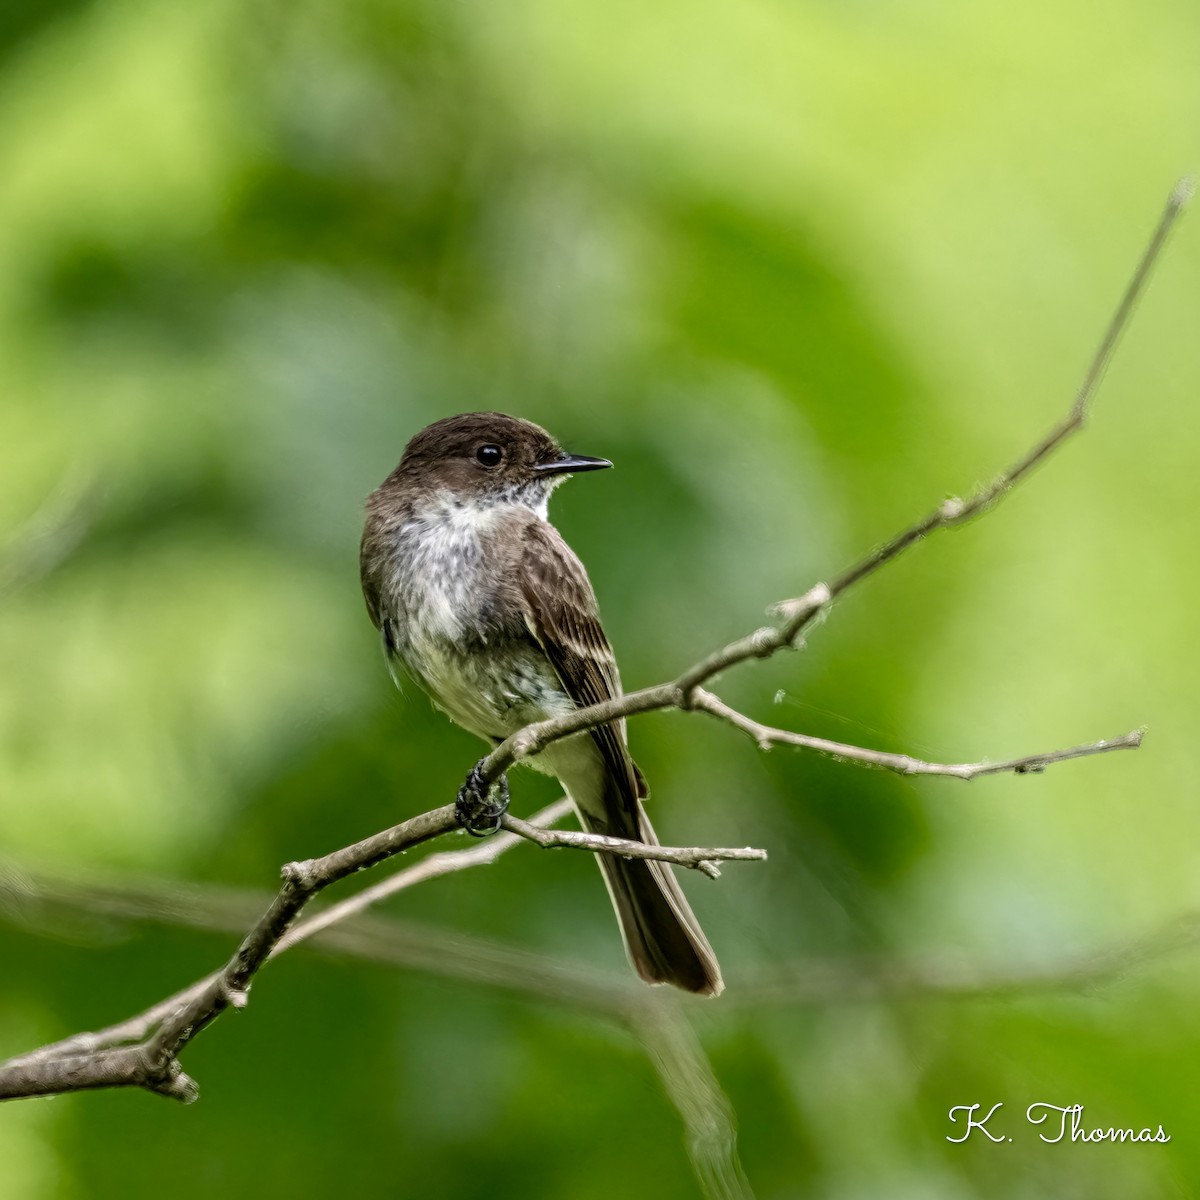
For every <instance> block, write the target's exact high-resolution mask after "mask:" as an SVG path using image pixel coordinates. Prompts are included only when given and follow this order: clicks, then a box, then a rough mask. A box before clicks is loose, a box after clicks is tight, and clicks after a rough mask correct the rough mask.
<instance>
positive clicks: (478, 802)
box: [454, 759, 508, 837]
mask: <svg viewBox="0 0 1200 1200" xmlns="http://www.w3.org/2000/svg"><path fill="white" fill-rule="evenodd" d="M483 762H484V760H483V759H480V760H479V762H477V763H476V764H475V765H474V766H473V767H472V768H471V771H470V773H469V774H468V775H467V778H466V782H465V783H463V785H462V787H460V788H459V789H458V798H457V799H456V800H455V802H454V812H455V815H456V816H457V817H458V823H459V824H460V825H461V826H462V827H463V828H464V829H465V830H466V831H467V832H468V833H469V834H471V836H472V837H487V836H488V834H489V833H495V832H496V830H497V829H499V828H500V822H501V820H502V819H503V817H504V814H505V813H506V812H508V779H507V778H506V777H505V776H503V775H501V776H500V778H499V779H498V780H496V782H495V783H493V784H492V785H491V786H490V787H489V785H488V784H487V783H486V782H485V781H484V778H483V772H482V771H481V770H480V767H482V766H483Z"/></svg>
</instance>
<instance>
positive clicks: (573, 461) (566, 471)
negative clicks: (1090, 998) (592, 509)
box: [533, 454, 612, 475]
mask: <svg viewBox="0 0 1200 1200" xmlns="http://www.w3.org/2000/svg"><path fill="white" fill-rule="evenodd" d="M611 466H612V463H610V462H609V461H608V459H607V458H592V457H591V456H590V455H587V454H564V455H563V456H562V458H552V459H551V460H550V461H549V462H540V463H537V464H536V465H535V466H534V468H533V469H534V470H535V471H536V472H537V473H538V474H539V475H574V474H575V472H576V471H603V470H604V468H605V467H611Z"/></svg>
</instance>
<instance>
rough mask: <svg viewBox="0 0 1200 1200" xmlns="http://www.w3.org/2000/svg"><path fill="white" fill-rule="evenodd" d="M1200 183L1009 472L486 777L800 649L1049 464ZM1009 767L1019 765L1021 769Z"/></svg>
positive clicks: (551, 731) (1163, 223)
mask: <svg viewBox="0 0 1200 1200" xmlns="http://www.w3.org/2000/svg"><path fill="white" fill-rule="evenodd" d="M1192 187H1193V185H1192V182H1191V180H1183V181H1181V182H1180V183H1179V184H1177V185H1176V187H1175V189H1174V190H1173V191H1172V192H1171V195H1170V197H1169V199H1168V200H1167V204H1166V207H1165V208H1164V209H1163V213H1162V216H1161V217H1160V218H1159V222H1158V225H1157V226H1156V227H1155V230H1154V233H1153V234H1152V235H1151V238H1150V241H1149V243H1148V244H1147V246H1146V249H1145V250H1144V251H1143V253H1142V256H1141V258H1140V259H1139V260H1138V264H1137V266H1136V267H1135V268H1134V272H1133V275H1132V276H1131V277H1130V280H1129V283H1128V284H1127V285H1126V287H1125V290H1124V292H1123V293H1122V296H1121V300H1120V302H1119V303H1118V305H1117V308H1116V311H1115V312H1114V313H1113V316H1112V318H1111V319H1110V321H1109V323H1108V326H1107V327H1106V329H1105V331H1104V336H1103V337H1102V338H1101V339H1100V344H1099V346H1098V347H1097V348H1096V352H1095V353H1094V354H1093V356H1092V359H1091V362H1090V363H1089V365H1088V369H1087V372H1086V373H1085V375H1084V380H1083V383H1082V384H1081V386H1080V388H1079V391H1078V392H1077V393H1076V394H1075V398H1074V401H1073V402H1072V404H1071V408H1070V410H1069V412H1068V413H1067V416H1066V417H1065V418H1064V419H1063V420H1062V421H1060V422H1059V423H1058V424H1057V425H1055V426H1054V428H1053V429H1051V430H1050V432H1049V433H1048V434H1047V435H1046V436H1045V437H1044V438H1042V439H1041V441H1039V442H1038V443H1037V444H1036V445H1034V446H1033V447H1032V448H1031V449H1030V450H1029V451H1028V452H1027V453H1026V454H1024V455H1023V456H1022V457H1021V458H1020V459H1018V460H1017V462H1015V463H1014V464H1013V465H1012V466H1011V467H1009V468H1008V470H1007V471H1004V472H1002V473H1001V474H1000V475H999V476H997V478H996V479H994V480H993V481H992V482H991V483H988V484H985V485H983V486H982V487H980V488H978V489H976V491H975V493H974V494H973V495H972V496H971V497H969V498H968V499H967V500H960V499H957V498H950V499H947V500H944V501H942V503H941V504H939V505H938V506H937V508H935V509H934V510H933V511H932V512H931V513H929V514H928V515H927V516H926V517H924V518H922V519H921V520H920V521H917V522H916V523H915V524H914V525H911V526H909V527H908V528H907V529H905V530H903V531H902V532H900V533H898V534H897V535H896V536H895V537H894V538H892V540H891V541H889V542H887V543H885V544H884V545H883V546H881V547H879V548H878V549H877V550H873V551H872V552H871V553H870V554H868V555H867V556H866V557H865V558H863V559H861V560H860V561H859V562H857V563H855V564H854V565H853V566H851V567H849V568H848V569H847V570H845V571H843V572H842V573H841V574H840V575H838V576H836V577H835V578H834V579H833V581H832V582H831V583H818V584H816V585H815V586H813V587H811V588H809V590H808V591H807V592H806V593H805V594H804V595H803V596H800V597H798V598H796V599H793V600H783V601H780V602H779V603H778V604H775V605H773V606H772V611H773V612H774V613H775V614H776V615H777V616H778V617H779V618H780V621H779V623H778V624H776V625H766V626H763V627H762V628H760V629H756V630H755V631H754V632H753V633H750V634H747V635H746V636H745V637H741V638H738V639H737V640H736V641H733V642H730V643H729V644H728V645H727V646H724V647H722V648H721V649H720V650H717V651H715V652H714V653H712V654H710V655H708V657H706V658H704V659H701V660H700V662H698V663H696V664H695V666H692V667H689V668H688V669H687V670H686V671H684V672H683V673H682V674H681V675H680V676H679V677H678V678H676V679H674V680H673V681H671V682H670V683H662V684H658V685H657V686H654V687H647V688H641V689H640V690H638V691H636V692H626V693H625V695H623V696H620V697H617V698H616V699H613V700H607V701H605V702H604V703H602V704H593V705H589V706H588V707H586V708H579V709H576V710H575V711H574V712H570V713H567V714H566V715H565V716H561V717H555V718H553V719H552V720H548V721H539V722H537V723H535V724H533V725H527V726H526V727H525V728H524V729H520V730H518V731H517V732H516V733H514V734H512V735H511V736H510V737H508V738H507V739H506V740H505V741H503V742H501V743H500V745H499V746H497V747H496V748H495V750H493V751H492V753H491V754H489V755H488V756H487V758H486V759H484V760H483V762H482V763H481V764H480V773H481V774H482V776H483V777H484V779H486V780H487V781H489V782H494V781H495V780H497V779H499V777H500V776H501V775H502V774H503V773H504V772H505V771H506V770H507V769H508V768H509V767H510V766H512V764H513V763H515V762H519V761H520V760H521V759H524V758H528V757H530V756H531V755H534V754H538V753H539V752H541V751H542V750H544V749H545V748H546V747H547V746H548V745H550V743H551V742H555V741H557V740H558V739H559V738H564V737H569V736H570V735H571V734H573V733H581V732H583V731H584V730H587V729H591V728H593V727H595V726H596V725H602V724H604V723H606V722H608V721H614V720H617V719H619V718H621V717H631V716H634V715H636V714H637V713H644V712H652V711H655V710H658V709H665V708H678V709H683V710H685V711H686V710H690V709H692V708H694V707H696V693H697V689H699V688H700V687H702V686H703V685H704V684H705V683H708V682H709V681H710V680H712V679H714V678H716V677H717V676H718V675H720V674H721V673H722V672H724V671H726V670H728V669H729V668H730V667H734V666H738V665H740V664H741V663H745V662H750V661H751V660H752V659H756V658H770V657H771V656H772V655H773V654H776V653H778V652H779V651H780V650H785V649H794V648H795V647H796V646H797V645H798V643H799V639H800V637H801V635H802V634H803V632H804V631H805V629H807V628H808V626H809V625H811V624H812V622H813V621H814V620H815V619H816V618H817V617H818V616H820V615H821V614H822V613H823V612H825V611H826V610H827V609H828V608H829V606H830V605H831V604H832V603H833V601H834V600H835V599H837V597H838V596H840V595H842V593H844V592H846V591H847V590H849V589H850V588H851V587H853V586H854V585H855V584H856V583H859V582H860V581H861V580H863V579H866V578H867V577H868V576H870V575H873V574H875V572H876V571H878V570H879V569H880V568H881V567H884V566H886V565H887V564H888V563H890V562H892V561H893V560H894V559H896V558H899V557H900V555H901V554H903V553H904V551H906V550H908V549H909V548H911V547H912V546H915V545H916V544H917V543H918V542H920V541H922V540H923V539H924V538H925V537H927V536H928V535H929V534H930V533H933V532H934V531H935V530H937V529H947V528H949V527H951V526H953V525H962V524H964V523H965V522H967V521H969V520H970V519H971V518H972V517H975V516H978V515H980V514H981V513H983V512H985V511H987V510H988V509H990V508H992V507H994V506H995V505H996V504H998V503H999V502H1000V500H1002V499H1003V498H1004V497H1005V496H1006V495H1007V494H1008V493H1009V492H1010V491H1011V490H1012V489H1013V487H1015V486H1016V484H1017V483H1019V482H1020V481H1021V480H1022V479H1023V478H1025V476H1026V475H1028V474H1029V472H1030V471H1031V470H1032V469H1033V468H1034V467H1035V466H1037V464H1038V463H1040V462H1042V461H1043V460H1044V459H1045V458H1046V457H1048V456H1049V455H1050V454H1051V452H1052V451H1054V450H1055V449H1057V448H1058V446H1060V445H1061V444H1062V443H1063V442H1064V441H1066V439H1067V438H1068V437H1069V436H1070V435H1071V434H1072V433H1074V432H1075V431H1076V430H1077V429H1079V428H1081V427H1082V425H1083V423H1084V420H1085V418H1086V417H1087V414H1088V406H1089V404H1090V402H1091V399H1092V396H1093V395H1094V394H1095V391H1096V388H1097V386H1098V384H1099V382H1100V380H1101V378H1102V377H1103V374H1104V369H1105V367H1106V366H1107V365H1108V362H1109V360H1110V359H1111V357H1112V354H1113V351H1114V350H1115V348H1116V345H1117V342H1118V341H1119V340H1120V337H1121V334H1122V333H1123V332H1124V331H1125V328H1126V326H1127V325H1128V324H1129V319H1130V317H1131V316H1132V315H1133V310H1134V307H1135V306H1136V304H1137V301H1138V300H1139V299H1140V297H1141V295H1142V293H1143V292H1144V291H1145V288H1146V284H1147V283H1148V282H1149V279H1150V273H1151V271H1152V270H1153V268H1154V265H1155V263H1156V262H1157V261H1158V258H1159V255H1160V254H1161V252H1162V249H1163V246H1164V245H1165V244H1166V240H1167V235H1168V234H1169V233H1170V231H1171V229H1172V227H1173V226H1174V224H1175V221H1176V220H1177V219H1178V217H1179V214H1180V212H1181V211H1182V209H1183V206H1184V205H1185V204H1186V203H1187V201H1188V200H1189V199H1190V198H1191V194H1192ZM1133 744H1134V743H1132V742H1130V741H1128V740H1127V739H1121V744H1120V745H1116V744H1107V745H1105V746H1104V749H1124V748H1127V747H1129V746H1132V745H1133ZM1102 752H1103V751H1102V750H1094V751H1092V753H1102ZM1059 754H1060V756H1065V757H1074V756H1075V755H1072V754H1070V753H1065V752H1059ZM1038 757H1041V756H1038ZM1008 769H1010V770H1015V769H1016V768H1015V767H1010V768H1008ZM1031 769H1032V768H1031Z"/></svg>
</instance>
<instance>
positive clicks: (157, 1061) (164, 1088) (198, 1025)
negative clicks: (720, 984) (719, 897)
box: [0, 802, 766, 1102]
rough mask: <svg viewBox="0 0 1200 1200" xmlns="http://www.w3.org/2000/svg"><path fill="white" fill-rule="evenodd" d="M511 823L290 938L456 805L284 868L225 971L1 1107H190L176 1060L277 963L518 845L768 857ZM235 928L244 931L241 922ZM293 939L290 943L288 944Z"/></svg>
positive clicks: (696, 857) (698, 858) (49, 1056)
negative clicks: (91, 1099) (147, 1099)
mask: <svg viewBox="0 0 1200 1200" xmlns="http://www.w3.org/2000/svg"><path fill="white" fill-rule="evenodd" d="M563 812H564V805H563V802H559V803H557V804H555V805H552V806H551V807H550V809H548V810H545V811H544V812H543V813H541V814H539V819H540V820H543V821H551V820H558V819H560V817H561V816H562V815H563ZM507 820H509V821H511V822H512V824H511V825H510V827H509V835H510V838H511V840H509V841H505V840H498V841H497V842H494V843H492V844H491V845H484V846H481V847H475V848H473V849H471V850H465V851H461V852H458V853H457V854H454V853H451V854H447V855H445V856H444V857H442V858H441V861H435V860H436V859H437V857H438V856H435V860H429V863H432V865H429V864H427V863H422V864H420V865H418V866H417V867H414V868H412V870H411V872H401V873H400V875H398V876H396V877H395V878H393V879H391V880H387V881H385V882H384V883H382V884H380V885H378V886H377V887H376V888H374V889H370V893H371V894H370V895H368V896H358V897H353V898H352V899H350V900H347V901H344V902H343V903H342V904H341V905H339V906H336V908H335V909H334V910H332V911H331V912H329V913H325V914H322V915H320V916H317V917H315V918H314V919H313V920H312V921H310V922H308V923H307V924H306V925H301V926H297V927H295V928H294V929H293V928H292V925H293V922H294V921H295V920H296V917H297V916H298V915H299V913H300V911H301V910H302V909H303V908H304V906H305V905H306V904H307V903H308V901H309V900H310V899H311V898H312V897H313V896H315V895H317V893H318V892H320V891H322V890H324V889H325V888H327V887H328V886H329V885H330V884H333V883H336V882H337V881H338V880H340V879H344V878H345V877H346V876H347V875H351V874H353V873H355V872H357V871H361V870H365V869H366V868H368V867H371V866H374V865H376V864H377V863H379V862H382V861H383V860H384V859H387V858H390V857H392V856H394V855H396V854H399V853H400V852H402V851H404V850H407V849H409V848H411V847H413V846H416V845H419V844H420V843H421V842H425V841H428V840H429V839H431V838H434V837H438V836H440V835H441V834H444V833H450V832H453V831H454V830H456V829H457V828H458V823H457V817H456V816H455V808H454V805H446V806H445V807H444V808H440V809H435V810H433V811H432V812H428V813H423V814H422V815H421V816H419V817H413V818H412V819H411V820H408V821H405V822H402V823H401V824H400V825H397V826H394V827H393V828H392V829H388V830H385V831H384V832H383V833H379V834H376V835H375V836H374V837H370V838H366V839H364V840H363V841H361V842H358V843H356V844H355V845H353V846H347V847H345V848H344V849H342V850H337V851H335V852H334V853H333V854H329V855H326V856H325V857H324V858H319V859H312V860H310V861H308V862H299V863H289V864H287V865H286V866H285V867H284V868H283V886H282V887H281V888H280V890H279V892H278V894H277V895H276V896H275V898H274V900H273V901H272V902H271V904H270V907H269V908H268V909H267V911H266V912H265V913H264V914H263V915H262V916H261V917H260V918H259V920H258V921H257V922H256V923H255V924H254V925H253V927H252V928H251V930H250V932H249V933H248V934H247V935H246V936H245V938H244V939H243V940H242V943H241V945H240V946H239V947H238V949H237V952H236V953H235V954H234V956H233V957H232V958H231V959H230V960H229V962H228V963H226V965H225V966H224V967H223V968H222V969H221V970H220V971H217V972H215V973H214V974H212V975H209V976H207V977H205V978H204V979H203V980H201V981H199V982H198V983H196V984H194V985H192V986H191V987H190V988H187V989H185V990H184V991H183V992H180V993H178V994H177V995H176V996H175V997H172V999H171V1000H170V1001H166V1002H163V1003H161V1004H157V1005H155V1006H154V1007H153V1009H151V1010H147V1012H146V1013H143V1014H141V1015H140V1016H139V1017H135V1018H133V1019H132V1020H131V1021H126V1022H122V1023H121V1024H120V1025H119V1026H114V1027H112V1029H110V1030H106V1031H103V1032H102V1033H100V1034H84V1035H79V1036H78V1037H76V1038H68V1039H66V1040H65V1041H63V1042H59V1043H56V1044H55V1045H54V1046H52V1047H43V1048H42V1049H41V1050H37V1051H34V1052H32V1053H31V1054H27V1055H22V1056H20V1057H18V1058H15V1059H10V1060H9V1061H8V1062H7V1063H3V1064H0V1100H4V1099H12V1098H16V1097H20V1096H32V1095H50V1094H56V1093H60V1092H66V1091H82V1090H85V1089H89V1088H108V1087H141V1088H145V1089H146V1090H148V1091H152V1092H158V1093H159V1094H161V1095H166V1096H171V1097H172V1098H174V1099H177V1100H183V1101H185V1102H189V1101H191V1100H194V1099H195V1098H196V1096H197V1094H198V1090H197V1088H196V1085H195V1083H194V1082H193V1081H192V1080H191V1079H190V1078H189V1077H188V1076H187V1075H186V1074H185V1073H184V1072H183V1069H182V1067H181V1066H180V1064H179V1061H178V1055H179V1053H180V1051H181V1050H182V1049H183V1048H184V1047H185V1046H186V1045H187V1044H188V1042H190V1041H191V1040H192V1039H193V1038H194V1037H195V1036H196V1035H197V1034H198V1033H200V1032H201V1030H203V1029H205V1028H206V1027H207V1026H208V1025H210V1024H211V1023H212V1022H213V1021H214V1020H216V1018H217V1017H218V1016H220V1015H221V1013H222V1012H224V1011H225V1010H226V1009H227V1008H231V1007H232V1008H242V1007H244V1005H245V1004H246V1002H247V1000H248V993H249V987H250V982H251V980H252V979H253V978H254V976H255V975H256V974H257V973H258V971H259V970H260V969H261V968H262V967H263V966H264V965H265V964H266V963H267V961H268V960H269V959H270V958H272V957H273V956H274V955H275V954H277V953H280V952H281V950H282V949H286V948H287V946H290V945H295V944H296V943H297V942H299V941H301V940H303V939H304V938H306V937H310V936H313V935H315V934H316V933H318V932H322V931H325V932H328V930H329V927H330V926H331V925H332V924H333V923H334V922H336V921H342V920H345V919H346V918H347V917H349V916H350V915H351V914H352V913H355V912H359V911H361V910H362V909H363V908H365V907H366V906H367V905H369V904H371V903H374V902H376V901H378V900H379V899H382V898H383V897H384V896H386V895H391V894H393V893H395V892H397V891H400V890H401V889H402V888H404V887H409V886H412V885H413V884H414V883H418V882H421V881H422V880H424V879H430V878H434V877H436V876H437V875H440V874H446V873H447V872H449V871H452V870H461V869H462V868H463V867H467V866H475V865H480V864H483V863H486V862H492V861H494V860H495V859H496V858H497V857H498V856H499V855H500V854H502V853H503V852H504V851H505V850H506V849H508V848H509V847H510V846H511V845H515V844H517V842H518V841H520V840H529V841H533V842H536V843H537V844H539V845H541V846H543V847H551V846H557V847H563V848H567V849H580V850H588V851H592V852H593V853H619V854H622V855H624V856H628V857H639V858H648V859H657V860H659V861H663V862H679V863H683V864H684V865H689V866H690V865H696V864H699V863H705V862H713V861H722V860H725V859H742V860H745V859H759V858H764V857H766V853H765V851H761V850H758V851H755V850H750V849H741V850H728V851H727V850H721V849H703V848H700V847H692V848H687V849H679V848H675V847H670V846H647V845H643V844H641V843H640V842H627V841H623V840H621V839H619V838H605V837H601V836H599V835H594V834H582V833H580V834H566V833H563V834H555V835H547V834H546V833H545V831H543V830H542V829H541V828H540V827H539V825H538V824H535V823H532V822H526V821H519V820H517V818H515V817H511V818H507ZM547 838H548V839H549V840H546V839H547ZM239 924H242V921H241V920H240V919H239ZM243 927H244V926H243ZM289 930H290V931H291V937H290V940H289V941H287V943H286V945H285V944H284V939H285V938H287V937H288V934H289ZM151 1031H153V1032H151ZM132 1038H136V1039H138V1044H135V1045H126V1044H119V1043H125V1042H128V1041H130V1040H131V1039H132Z"/></svg>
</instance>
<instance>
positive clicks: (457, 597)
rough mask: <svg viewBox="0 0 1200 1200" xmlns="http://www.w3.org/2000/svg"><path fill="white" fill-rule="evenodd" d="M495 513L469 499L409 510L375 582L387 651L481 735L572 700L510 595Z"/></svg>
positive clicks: (504, 732)
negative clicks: (380, 585) (384, 622)
mask: <svg viewBox="0 0 1200 1200" xmlns="http://www.w3.org/2000/svg"><path fill="white" fill-rule="evenodd" d="M501 519H502V513H500V512H498V511H497V510H496V509H495V508H482V507H472V506H470V505H454V504H442V505H432V506H430V507H429V508H427V509H425V510H422V511H418V512H416V513H414V514H413V515H412V517H410V519H409V520H407V521H406V522H404V523H403V525H401V526H400V528H399V529H398V530H397V532H396V534H395V539H394V542H393V544H392V545H391V546H390V547H389V548H388V549H389V554H388V559H387V564H386V566H385V568H384V571H385V576H386V578H385V581H384V587H383V589H382V592H383V596H384V609H385V612H384V614H383V615H384V617H385V619H386V620H387V621H388V622H389V625H388V629H387V636H388V638H389V642H390V646H389V649H390V653H392V654H393V655H394V656H395V657H396V658H397V659H399V661H400V663H401V664H402V665H403V666H404V668H405V669H406V670H407V672H408V673H409V674H410V675H412V676H413V677H414V678H415V679H416V680H417V682H419V683H420V684H421V686H422V687H424V688H425V690H426V691H427V692H429V694H430V695H431V696H432V698H433V700H434V702H435V703H436V704H437V705H438V707H440V708H441V709H443V710H444V711H445V712H446V713H447V715H448V716H449V717H450V718H451V719H452V720H453V721H455V722H456V723H457V724H459V725H462V726H463V727H464V728H466V729H469V730H471V731H472V732H473V733H476V734H478V735H479V736H481V737H484V738H489V739H491V738H496V737H507V736H508V734H510V733H512V732H513V731H515V730H516V729H519V728H521V727H522V726H523V725H526V724H529V723H530V722H531V721H537V720H541V719H543V718H545V717H548V716H554V715H558V714H559V713H561V712H565V711H569V709H570V708H571V707H572V705H571V701H570V700H569V698H568V697H567V696H566V695H565V693H564V692H563V690H562V686H561V684H560V682H559V679H558V676H557V674H556V673H555V671H554V669H553V667H551V665H550V663H549V662H548V661H547V659H546V658H545V656H544V655H543V654H542V652H541V650H540V649H539V648H538V647H537V646H536V644H535V643H534V642H533V641H532V639H531V637H530V636H529V633H528V630H527V629H526V627H525V623H524V618H523V616H522V614H521V612H520V609H519V607H518V606H517V604H516V603H515V601H513V600H511V599H510V598H509V597H510V595H511V594H512V589H511V588H510V587H506V586H505V584H506V580H505V578H504V576H505V574H506V568H505V564H506V562H507V557H506V556H505V555H504V554H503V553H502V552H501V549H500V548H499V547H498V546H497V545H496V543H495V541H494V539H495V536H496V534H497V533H498V532H499V529H498V522H499V521H500V520H501Z"/></svg>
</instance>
